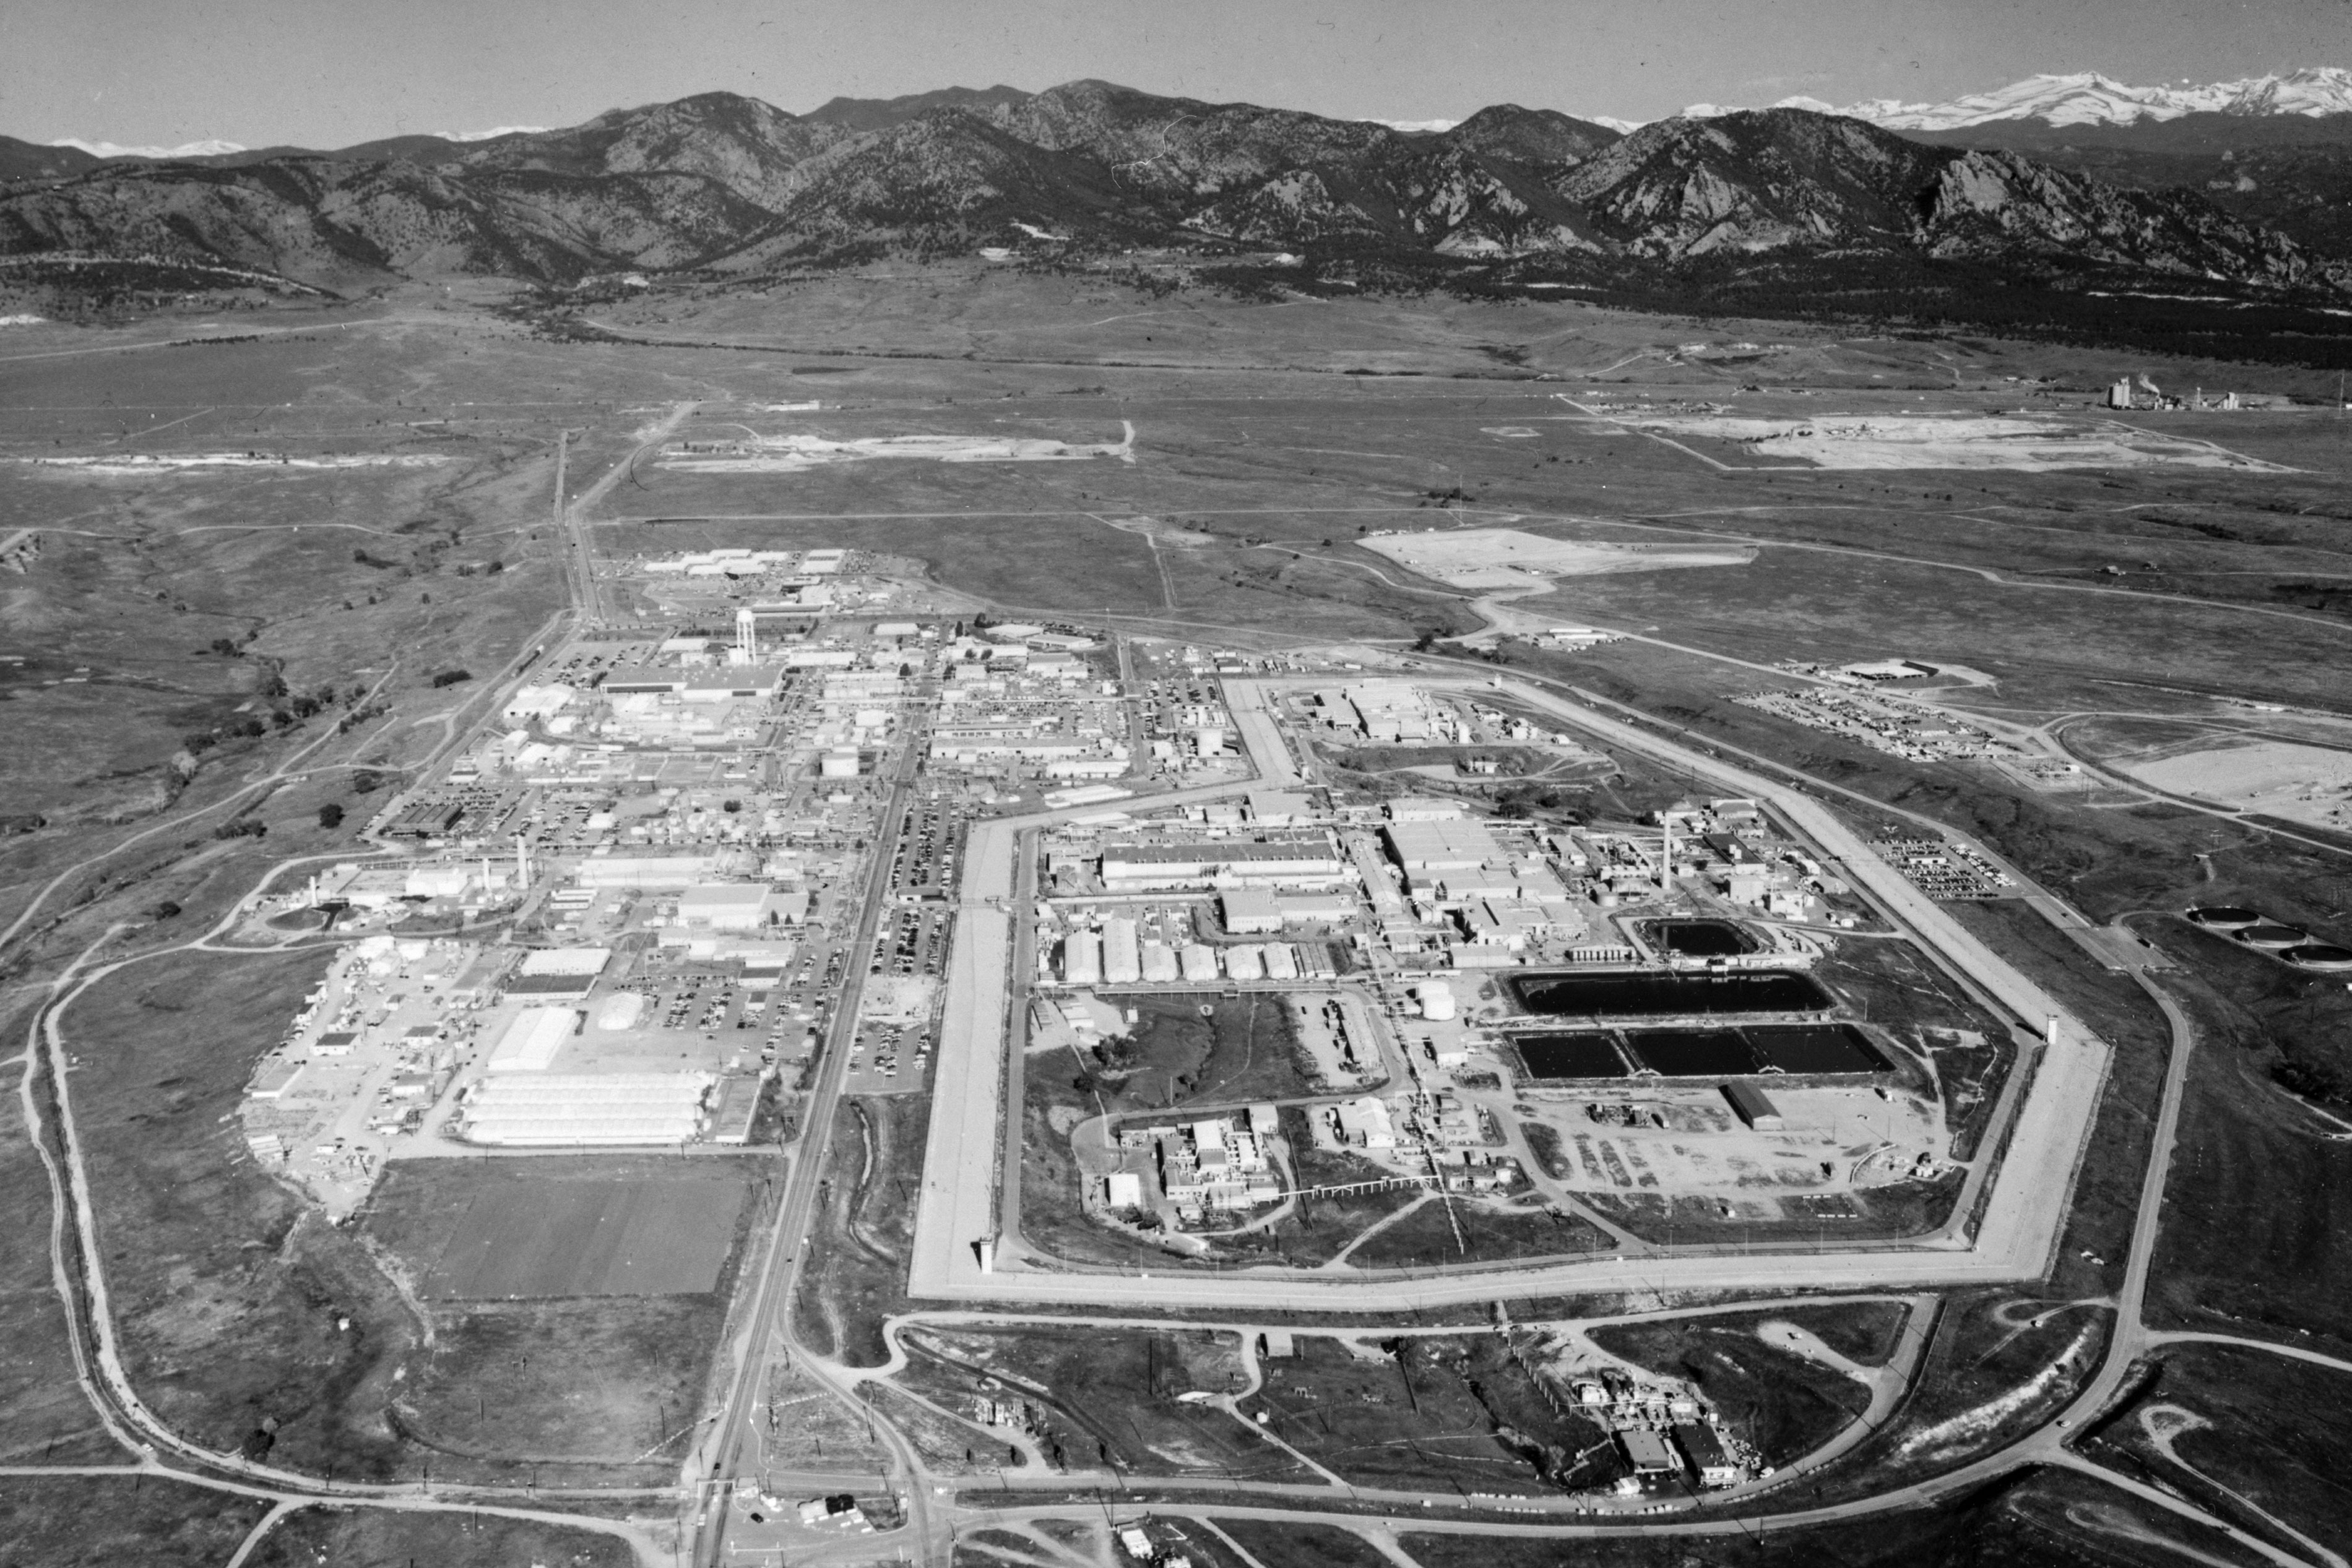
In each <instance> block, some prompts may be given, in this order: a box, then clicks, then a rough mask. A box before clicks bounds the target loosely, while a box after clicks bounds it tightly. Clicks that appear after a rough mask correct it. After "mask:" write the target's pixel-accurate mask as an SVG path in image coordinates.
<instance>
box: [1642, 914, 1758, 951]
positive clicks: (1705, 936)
mask: <svg viewBox="0 0 2352 1568" xmlns="http://www.w3.org/2000/svg"><path fill="white" fill-rule="evenodd" d="M1642 936H1643V937H1644V938H1645V939H1646V940H1647V941H1648V942H1649V944H1650V946H1653V947H1654V948H1656V949H1657V950H1658V951H1659V952H1661V953H1672V954H1674V955H1675V956H1678V957H1684V958H1728V957H1731V956H1734V955H1736V954H1740V953H1753V952H1754V951H1756V939H1755V938H1754V937H1752V936H1748V933H1747V932H1745V931H1743V930H1741V929H1740V928H1739V927H1738V926H1737V925H1733V924H1732V923H1731V922H1730V921H1728V920H1645V921H1643V923H1642Z"/></svg>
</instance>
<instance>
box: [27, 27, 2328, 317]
mask: <svg viewBox="0 0 2352 1568" xmlns="http://www.w3.org/2000/svg"><path fill="white" fill-rule="evenodd" d="M2341 74H2342V73H2336V75H2338V76H2340V75H2341ZM2304 78H2311V80H2309V81H2305V79H2304ZM2322 78H2325V79H2324V80H2323V79H2322ZM2044 79H2047V80H2050V81H2074V80H2075V79H2076V78H2044ZM2084 79H2095V78H2084ZM2266 79H2272V80H2273V86H2276V85H2277V84H2278V83H2279V82H2281V81H2284V80H2286V79H2288V78H2266ZM2334 80H2335V78H2334V77H2333V76H2327V75H2326V73H2307V72H2305V73H2295V76H2294V81H2295V82H2296V84H2297V86H2296V91H2297V92H2298V93H2302V94H2304V96H2303V97H2301V98H2297V97H2294V95H2292V94H2287V93H2284V92H2283V91H2280V92H2273V93H2272V94H2271V95H2270V97H2269V98H2268V99H2263V100H2262V101H2267V102H2270V103H2272V104H2273V106H2275V105H2278V104H2284V103H2289V102H2296V103H2300V102H2304V101H2306V100H2311V101H2315V99H2312V98H2311V94H2313V93H2316V92H2317V91H2319V90H2320V89H2321V88H2322V87H2326V85H2327V84H2328V83H2330V82H2333V81H2334ZM2315 83H2316V84H2317V85H2314V84H2315ZM2236 85H2239V86H2243V85H2245V84H2236ZM2339 85H2340V84H2339ZM2306 89H2307V90H2306ZM2053 90H2054V89H2053ZM1999 96H2000V95H1988V100H1990V98H1994V97H1999ZM2242 96H2243V95H2242ZM2258 98H2259V95H2255V96H2254V97H2253V98H2247V99H2246V101H2248V102H2252V101H2255V100H2256V99H2258ZM2020 101H2022V100H2020ZM2035 101H2041V100H2040V99H2037V100H2035ZM2230 101H2231V102H2237V101H2239V99H2231V100H2230ZM2008 102H2009V100H2006V99H2005V100H2004V103H2005V104H2006V103H2008ZM2011 107H2013V105H2011ZM1906 112H1908V110H1906ZM2166 112H2167V113H2168V114H2170V110H2169V108H2168V107H2167V108H2166ZM2223 112H2224V111H2222V110H2203V109H2198V110H2182V111H2181V112H2180V113H2179V114H2170V120H2169V123H2172V124H2176V125H2177V124H2179V123H2180V122H2182V121H2183V120H2185V119H2187V118H2189V117H2191V116H2219V115H2221V114H2222V113H2223ZM2260 112H2261V113H2262V114H2264V115H2267V116H2269V117H2270V118H2271V119H2272V120H2275V119H2277V118H2278V117H2279V116H2281V115H2284V114H2288V113H2292V114H2293V115H2294V116H2296V117H2297V122H2298V123H2301V124H2304V125H2306V126H2322V127H2325V126H2329V125H2331V124H2332V123H2333V122H2332V121H2330V120H2325V119H2305V118H2303V117H2304V116H2305V114H2306V110H2303V109H2293V110H2282V109H2278V108H2276V107H2273V109H2271V110H2262V111H2260ZM2150 113H2151V114H2153V113H2154V110H2150ZM2254 113H2255V111H2252V110H2246V111H2244V112H2238V111H2231V114H2232V116H2233V117H2234V118H2236V119H2237V120H2240V121H2242V122H2244V123H2257V122H2261V121H2258V120H2255V119H2254V118H2253V117H2254ZM1986 123H1987V124H1993V123H1995V122H1994V121H1993V120H1988V121H1987V122H1986ZM2021 123H2023V121H2022V120H2020V118H2019V117H2018V116H2016V115H2012V114H2007V113H2003V114H2002V115H2000V116H1999V117H1998V124H1999V126H2000V127H2006V128H2010V129H2012V130H2013V129H2014V128H2015V126H2017V125H2018V124H2021ZM2037 123H2046V122H2037ZM2101 123H2103V124H2106V125H2109V126H2112V125H2113V124H2114V123H2115V121H2113V120H2108V121H2105V122H2101ZM2347 124H2352V120H2347ZM1962 134H1964V131H1954V130H1951V129H1945V130H1942V131H1933V130H1925V129H1912V130H1910V131H1907V132H1898V131H1893V130H1889V129H1887V128H1885V127H1884V126H1880V125H1876V124H1873V123H1871V122H1870V121H1869V120H1867V119H1865V118H1862V117H1858V116H1854V115H1849V114H1837V113H1825V112H1822V111H1821V110H1818V109H1814V108H1805V107H1778V108H1772V109H1767V110H1736V111H1727V112H1723V113H1720V114H1713V115H1708V116H1683V117H1677V118H1675V119H1672V120H1660V121H1656V122H1654V123H1651V124H1649V125H1645V126H1643V127H1641V128H1639V129H1637V130H1635V131H1632V132H1630V133H1626V132H1622V131H1618V130H1616V129H1613V128H1612V127H1610V126H1607V125H1603V124H1601V123H1598V122H1596V121H1592V120H1579V119H1576V118H1573V117H1571V116H1569V115H1566V114H1561V113H1559V112H1557V111H1554V110H1541V109H1524V108H1520V107H1517V106H1516V105H1508V104H1504V105H1496V106H1494V107H1491V108H1488V109H1485V110H1479V111H1478V112H1477V113H1476V114H1474V115H1472V116H1471V117H1470V118H1469V119H1467V120H1463V121H1461V122H1459V123H1458V124H1455V125H1453V126H1451V127H1449V128H1447V129H1444V130H1443V131H1404V130H1397V129H1394V128H1391V127H1390V126H1387V125H1383V124H1379V123H1375V122H1370V121H1363V120H1333V119H1328V118H1324V117H1321V116H1318V115H1313V114H1307V113H1303V112H1299V111H1296V110H1282V109H1269V108H1262V107H1259V106H1255V105H1251V104H1211V103H1205V102H1201V101H1197V100H1193V99H1176V98H1166V97H1160V96H1155V95H1152V94H1148V93H1143V92H1139V91H1136V90H1134V89H1128V88H1122V87H1118V86H1116V85H1114V84H1111V83H1108V82H1100V81H1077V82H1070V83H1066V84H1065V85H1063V86H1060V87H1056V88H1053V89H1047V90H1045V91H1043V92H1037V93H1028V92H1024V91H1021V90H1018V89H1012V88H1006V87H996V88H989V89H961V88H958V89H943V90H941V91H938V92H931V93H925V94H920V95H917V96H915V97H911V98H901V99H835V100H833V101H832V102H830V103H827V104H825V105H824V106H823V107H821V108H819V109H817V110H813V111H812V112H810V113H807V114H804V115H795V114H791V113H788V112H786V111H784V110H780V109H777V108H775V107H773V106H772V105H769V104H766V103H763V102H761V101H760V100H758V99H751V98H745V97H741V96H739V95H735V94H731V93H706V94H701V95H698V96H696V97H691V98H686V99H678V100H676V101H674V102H669V103H657V104H652V105H647V106H644V107H640V108H635V109H626V110H614V111H611V112H609V113H606V114H602V115H599V116H597V117H596V118H594V119H593V120H588V121H587V122H585V123H583V124H581V125H577V126H572V127H568V128H564V129H561V130H551V131H509V132H505V133H498V134H491V135H488V136H486V137H483V138H480V139H468V140H460V139H457V138H454V137H433V136H404V137H397V138H392V139H388V140H385V141H376V142H370V143H365V144H362V145H361V146H357V147H350V148H344V149H341V150H340V151H336V152H308V151H303V150H299V149H291V148H265V149H260V150H237V151H236V152H218V153H213V154H209V155H205V156H201V157H193V158H187V159H174V160H169V161H121V160H102V159H100V158H98V157H96V156H94V155H93V154H91V153H89V152H85V151H82V150H79V149H73V148H58V147H37V146H35V145H33V144H31V143H26V142H21V141H9V140H7V139H0V260H5V261H7V262H9V263H10V269H11V270H13V271H14V272H15V273H16V275H18V276H19V277H22V276H26V272H25V268H26V267H27V266H28V265H30V264H32V263H36V262H38V261H39V260H41V258H55V257H68V256H72V257H115V258H121V257H137V258H141V259H142V261H143V262H147V263H157V262H161V263H166V264H171V265H174V266H183V267H199V268H201V267H214V268H221V269H228V270H233V271H236V272H239V273H250V274H268V275H275V276H277V277H283V278H285V279H289V280H291V281H292V282H294V283H297V284H300V285H305V286H310V287H319V288H324V289H328V290H331V291H336V292H348V291H352V290H354V289H364V288H367V287H373V286H375V285H379V284H382V283H385V282H390V281H394V280H396V279H397V278H399V277H434V276H441V275H447V274H453V273H470V274H488V275H495V276H503V277H514V278H518V279H523V280H528V281H531V282H535V283H541V284H546V285H556V286H562V285H571V284H575V283H577V282H579V281H580V280H582V279H583V278H588V277H595V276H599V275H610V274H616V273H623V272H633V273H646V274H652V273H670V274H674V275H684V276H688V277H692V278H694V279H696V280H698V281H700V282H704V283H709V284H716V285H719V286H722V287H723V286H725V285H727V284H728V283H729V282H730V281H741V280H748V279H754V278H758V277H765V276H768V275H772V274H773V273H775V272H776V271H778V270H780V269H784V268H793V267H808V266H812V265H826V264H831V263H838V262H842V261H846V260H854V259H857V258H862V257H866V256H877V255H881V254H896V255H901V256H916V257H923V256H945V255H961V254H970V253H972V252H975V251H978V250H981V249H983V248H986V249H990V250H992V251H993V250H996V249H998V248H999V247H1002V248H1003V249H1004V250H1009V251H1018V252H1022V253H1024V254H1027V255H1030V256H1055V257H1058V258H1060V259H1062V260H1067V259H1068V258H1069V257H1070V256H1074V255H1075V256H1107V255H1116V254H1118V253H1122V252H1128V251H1136V250H1151V251H1158V252H1171V251H1172V252H1175V253H1178V254H1180V255H1181V256H1190V257H1192V258H1194V259H1195V260H1198V261H1202V262H1204V263H1205V262H1213V261H1218V260H1224V261H1232V260H1234V259H1235V258H1244V259H1245V258H1249V257H1253V256H1254V257H1256V258H1259V259H1260V260H1264V259H1265V258H1267V257H1268V256H1270V254H1271V253H1276V252H1286V253H1293V254H1304V255H1305V256H1307V262H1308V264H1309V265H1310V267H1316V268H1321V269H1323V271H1324V272H1328V271H1330V268H1331V265H1332V264H1334V263H1335V262H1337V263H1339V264H1340V265H1342V266H1343V267H1348V268H1356V269H1358V270H1360V269H1361V268H1362V267H1371V268H1372V269H1373V270H1374V271H1376V272H1377V271H1378V270H1379V269H1381V268H1383V267H1385V268H1389V269H1391V270H1393V269H1396V268H1403V269H1404V270H1405V271H1406V272H1408V273H1411V274H1413V275H1414V276H1417V277H1422V278H1423V279H1426V278H1428V277H1433V276H1443V275H1459V274H1470V273H1478V274H1484V275H1488V276H1505V275H1507V276H1514V277H1529V276H1534V275H1536V274H1538V273H1543V274H1545V275H1548V276H1549V275H1559V276H1566V275H1569V274H1572V273H1575V272H1577V271H1578V270H1579V269H1583V270H1584V271H1586V272H1588V273H1595V274H1596V275H1597V274H1600V273H1605V274H1607V275H1609V276H1612V277H1620V278H1622V277H1631V276H1637V275H1638V276H1642V277H1660V278H1664V277H1668V276H1669V275H1672V274H1674V273H1675V269H1677V268H1682V269H1685V270H1686V269H1688V268H1690V267H1702V268H1712V269H1714V271H1715V273H1716V274H1717V275H1721V274H1722V273H1724V271H1725V270H1726V269H1730V270H1732V271H1734V272H1736V271H1738V269H1741V268H1762V269H1765V270H1769V271H1770V272H1772V273H1773V275H1774V276H1775V277H1778V278H1779V279H1780V280H1781V281H1782V282H1783V283H1785V282H1787V281H1788V280H1789V279H1790V277H1793V276H1795V273H1801V272H1803V271H1804V270H1805V269H1806V268H1808V267H1811V268H1812V269H1814V270H1815V271H1820V270H1822V269H1823V268H1828V269H1833V270H1843V271H1844V272H1851V271H1853V269H1854V268H1855V267H1858V266H1861V267H1865V268H1867V267H1878V268H1879V269H1880V270H1881V271H1885V269H1886V268H1887V267H1897V266H1898V265H1899V267H1900V268H1907V269H1913V270H1915V271H1916V269H1918V268H1922V267H1924V268H1928V269H1930V270H1932V269H1935V268H1939V267H1940V268H1946V269H1950V268H1959V269H1964V270H1966V269H1974V271H1975V274H1977V275H1982V276H1997V277H1998V279H1999V281H2000V286H2001V287H2011V288H2028V287H2032V286H2035V285H2041V286H2044V287H2050V288H2057V289H2071V290H2074V291H2077V292H2079V291H2080V290H2082V289H2083V288H2084V287H2087V284H2088V282H2089V281H2090V280H2092V279H2105V280H2108V281H2110V282H2113V283H2116V285H2118V286H2122V287H2137V286H2139V285H2141V284H2144V283H2146V282H2147V281H2148V280H2155V281H2157V282H2158V283H2162V284H2165V285H2166V286H2167V287H2173V288H2179V287H2181V286H2182V285H2183V284H2184V283H2185V282H2193V283H2194V284H2195V285H2196V286H2197V287H2198V288H2199V290H2200V291H2204V292H2211V291H2213V290H2214V289H2217V288H2221V289H2230V290H2237V291H2241V292H2243V293H2245V294H2246V295H2247V296H2248V297H2249V298H2255V297H2260V298H2285V297H2288V296H2290V295H2295V294H2299V293H2307V292H2310V291H2314V290H2319V291H2325V292H2327V293H2329V294H2331V295H2332V294H2336V293H2339V292H2341V291H2342V289H2343V288H2344V287H2345V285H2346V284H2347V283H2352V268H2348V267H2347V252H2346V251H2345V250H2343V249H2341V248H2339V247H2337V246H2335V245H2334V244H2333V243H2332V236H2333V233H2334V231H2333V229H2332V228H2330V227H2328V225H2318V226H2317V227H2316V228H2315V229H2313V230H2312V231H2311V232H2313V233H2316V234H2318V235H2320V236H2321V238H2323V239H2325V240H2331V243H2327V244H2322V245H2319V246H2313V245H2312V244H2311V243H2310V240H2309V238H2308V237H2307V235H2294V234H2292V233H2285V232H2281V229H2282V227H2283V226H2286V225H2278V224H2275V223H2273V222H2268V221H2265V220H2264V218H2263V215H2262V214H2254V213H2249V212H2232V211H2231V210H2228V209H2229V207H2230V200H2229V198H2231V196H2233V195H2242V194H2243V193H2242V192H2239V191H2238V190H2237V182H2236V181H2235V180H2234V179H2232V180H2231V181H2229V182H2227V183H2226V188H2225V189H2224V188H2211V187H2213V184H2214V183H2213V182H2212V181H2211V180H2210V179H2203V180H2190V181H2185V182H2169V183H2167V182H2163V181H2160V180H2157V179H2153V178H2148V177H2143V175H2142V173H2141V172H2135V171H2126V177H2124V178H2121V179H2117V178H2114V177H2112V176H2111V175H2110V174H2108V173H2105V172H2099V171H2094V170H2091V169H2089V168H2087V167H2082V166H2078V167H2074V168H2067V167H2061V166H2058V163H2057V162H2053V161H2050V160H2048V159H2044V158H2041V157H2037V156H2034V155H2030V150H2027V149H2021V148H2018V147H2015V146H2000V145H1995V146H1968V145H1943V144H1938V143H1941V142H1945V141H1948V140H1950V139H1951V138H1954V137H1956V136H1959V135H1962ZM2339 145H2344V146H2352V142H2346V143H2341V144H2339ZM2325 152H2326V150H2325V149H2323V154H2324V153H2325ZM2196 156H2204V155H2203V154H2198V155H2196ZM2079 162H2080V161H2079V160H2078V164H2079ZM2319 165H2324V166H2325V167H2328V168H2335V167H2340V165H2337V164H2335V163H2333V162H2330V160H2329V158H2328V157H2327V156H2326V155H2323V156H2321V157H2320V158H2319V159H2318V165H2315V168H2316V167H2318V166H2319ZM2201 168H2202V165H2200V166H2199V170H2201ZM2191 172H2192V173H2194V172H2198V171H2191ZM2095 174H2096V175H2098V177H2094V176H2095ZM2266 177H2267V176H2266ZM2320 177H2321V175H2320V174H2319V173H2318V172H2312V173H2311V174H2310V178H2311V179H2313V180H2317V179H2319V178H2320ZM2184 185H2192V186H2194V187H2196V188H2182V187H2183V186H2184ZM2257 188H2260V187H2259V186H2258V187H2257ZM2338 205H2340V203H2339V204H2338ZM1873 258H1875V260H1874V259H1873ZM1792 268H1793V269H1794V272H1792V271H1791V269H1792ZM1313 275H1315V274H1310V276H1313ZM1906 275H1907V274H1906ZM57 276H58V275H57V274H56V272H55V270H54V269H52V273H51V279H52V283H53V284H54V283H55V281H56V277H57Z"/></svg>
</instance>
